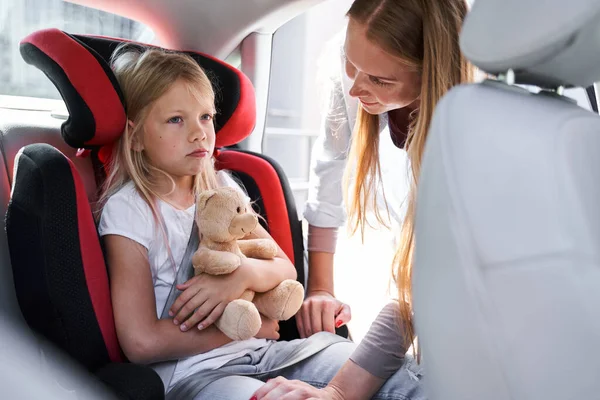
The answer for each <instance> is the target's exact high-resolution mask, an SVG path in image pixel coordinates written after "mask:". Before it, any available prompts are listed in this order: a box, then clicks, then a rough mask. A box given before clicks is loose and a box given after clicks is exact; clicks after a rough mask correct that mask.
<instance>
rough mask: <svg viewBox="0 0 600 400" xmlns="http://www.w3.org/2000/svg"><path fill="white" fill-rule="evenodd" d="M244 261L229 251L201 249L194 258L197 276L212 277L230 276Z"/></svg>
mask: <svg viewBox="0 0 600 400" xmlns="http://www.w3.org/2000/svg"><path fill="white" fill-rule="evenodd" d="M241 262H242V260H241V259H240V257H239V256H238V255H236V254H233V253H230V252H227V251H218V250H211V249H207V248H200V249H198V251H196V253H195V254H194V256H193V257H192V263H193V264H194V270H195V271H196V274H198V273H205V274H210V275H223V274H229V273H231V272H233V271H235V270H236V269H237V267H239V266H240V264H241Z"/></svg>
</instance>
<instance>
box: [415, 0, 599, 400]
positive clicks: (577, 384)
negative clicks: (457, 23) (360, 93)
mask: <svg viewBox="0 0 600 400" xmlns="http://www.w3.org/2000/svg"><path fill="white" fill-rule="evenodd" d="M461 47H462V49H463V52H464V54H465V55H466V56H467V57H468V58H469V59H470V60H471V61H472V62H473V63H474V64H475V65H476V66H478V67H480V68H481V69H482V70H484V71H485V72H488V73H490V74H493V75H497V76H499V77H500V79H499V80H497V81H494V80H487V81H484V82H482V83H478V84H470V85H462V86H459V87H456V88H454V89H453V90H451V91H450V92H449V93H448V94H447V95H446V96H445V98H444V99H443V100H442V101H441V102H440V104H439V105H438V107H437V109H436V112H435V116H434V119H433V122H432V126H431V129H430V132H429V138H428V142H427V145H426V151H425V155H424V159H423V166H422V173H421V177H420V183H419V191H418V194H417V197H418V202H417V210H418V211H417V217H416V249H415V265H414V276H413V294H414V310H415V323H416V331H417V334H418V337H419V343H420V345H421V347H422V349H423V364H424V367H425V370H426V371H427V377H426V380H425V381H426V382H427V385H428V387H429V390H430V395H431V399H434V400H437V399H444V400H469V399H477V400H483V399H485V400H508V399H513V400H514V399H527V400H542V399H543V400H554V399H556V400H559V399H560V400H565V399H597V398H600V379H599V378H600V307H599V305H600V258H599V255H600V254H599V253H600V150H599V149H600V116H598V115H597V114H596V113H594V112H592V111H590V110H585V109H583V108H581V107H578V106H577V105H576V104H575V103H573V102H572V101H571V100H569V99H568V98H566V97H564V96H562V95H561V87H570V86H573V87H588V86H590V85H592V84H593V83H594V82H596V81H598V80H600V2H598V1H597V0H570V1H564V0H544V1H541V0H477V1H476V2H475V4H474V7H473V9H472V11H471V13H470V15H469V16H468V17H467V19H466V21H465V25H464V28H463V32H462V37H461ZM514 83H518V84H525V85H535V86H539V87H540V88H542V89H543V90H542V91H540V93H538V94H533V93H530V92H529V91H526V90H524V89H522V88H520V87H517V86H515V85H514Z"/></svg>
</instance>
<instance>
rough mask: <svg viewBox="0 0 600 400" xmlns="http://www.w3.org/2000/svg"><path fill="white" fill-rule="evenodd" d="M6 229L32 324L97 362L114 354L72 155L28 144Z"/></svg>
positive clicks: (86, 361) (89, 363)
mask: <svg viewBox="0 0 600 400" xmlns="http://www.w3.org/2000/svg"><path fill="white" fill-rule="evenodd" d="M16 163H17V169H16V171H17V173H16V175H15V177H14V190H13V195H12V198H11V200H10V203H9V206H8V211H7V216H6V231H7V237H8V244H9V250H10V257H11V263H12V268H13V275H14V281H15V289H16V292H17V299H18V302H19V306H20V308H21V311H22V313H23V316H24V318H25V320H26V321H27V323H28V324H29V326H30V327H31V328H32V329H33V330H34V331H36V332H37V333H39V334H41V335H43V336H44V337H46V338H47V339H48V340H50V341H51V342H52V343H53V344H55V345H56V346H57V347H58V348H60V349H62V350H64V351H65V352H66V353H67V354H69V355H70V356H71V357H73V358H74V359H76V360H77V361H79V362H80V363H82V364H83V365H84V366H85V367H86V368H88V369H95V368H97V367H99V366H101V365H104V364H106V363H107V362H108V361H109V356H108V352H107V349H106V345H105V343H104V339H103V337H102V334H101V331H100V327H99V325H98V321H97V320H96V315H95V313H94V309H93V307H92V302H91V299H90V295H89V291H88V287H87V283H86V278H85V275H84V271H83V261H82V257H81V250H80V247H79V235H80V234H82V235H97V234H96V232H79V227H78V221H77V205H76V196H75V185H74V181H73V176H72V173H71V168H70V166H69V163H68V161H67V159H66V158H65V157H64V156H63V155H62V153H60V152H59V151H58V150H56V149H54V148H53V147H51V146H49V145H47V144H41V143H40V144H32V145H29V146H27V147H25V148H24V150H23V151H22V154H21V155H20V156H19V157H18V160H16Z"/></svg>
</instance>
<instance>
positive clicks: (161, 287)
mask: <svg viewBox="0 0 600 400" xmlns="http://www.w3.org/2000/svg"><path fill="white" fill-rule="evenodd" d="M217 180H218V182H219V184H220V185H222V186H231V187H235V188H237V189H239V190H241V188H240V187H239V186H238V185H237V184H236V183H235V181H234V180H233V179H232V178H231V177H230V176H229V175H228V174H227V173H226V172H224V171H219V172H218V173H217ZM158 204H159V211H160V212H161V214H162V216H163V218H164V221H165V225H166V233H167V238H168V241H169V246H170V247H171V254H172V255H173V258H174V261H175V265H176V268H179V264H180V263H181V260H182V258H183V255H184V253H185V250H186V247H187V244H188V240H189V238H190V234H191V232H192V224H193V223H194V206H192V207H190V208H188V209H187V210H179V209H176V208H175V207H173V206H172V205H170V204H168V203H166V202H164V201H162V200H159V201H158ZM98 231H99V234H100V236H104V235H120V236H124V237H127V238H129V239H132V240H134V241H136V242H138V243H139V244H141V245H142V246H144V247H145V248H146V249H147V250H148V261H149V263H150V268H151V270H152V282H153V283H154V295H155V297H156V314H157V316H158V317H159V318H160V315H161V314H162V311H163V308H164V306H165V303H166V301H167V297H168V296H169V292H170V291H171V286H172V285H173V281H174V280H175V276H176V273H177V271H176V270H174V265H173V262H172V261H171V258H170V257H169V252H168V250H167V245H166V243H165V239H164V235H163V234H162V232H161V230H160V229H159V226H157V225H156V223H155V222H154V218H153V216H152V212H151V210H150V207H149V206H148V204H146V202H145V201H144V200H143V198H142V197H141V196H140V195H139V194H138V192H137V190H136V189H135V186H134V184H133V182H129V183H128V184H127V185H125V186H124V187H123V188H121V190H119V191H118V192H117V193H115V194H114V195H113V196H111V197H110V198H109V199H108V201H107V202H106V205H105V206H104V209H103V210H102V216H101V217H100V224H99V227H98ZM267 343H268V340H266V339H256V338H252V339H248V340H243V341H234V342H231V343H228V344H226V345H224V346H221V347H219V348H216V349H214V350H211V351H208V352H206V353H202V354H198V355H195V356H191V357H187V358H182V359H179V361H178V362H177V367H176V369H175V372H174V375H173V378H172V380H171V387H173V386H174V385H175V384H176V383H177V382H178V381H180V380H181V379H184V378H186V377H187V376H189V375H192V374H194V373H196V372H198V371H202V370H209V369H216V368H219V367H221V366H223V365H224V364H226V363H227V362H229V361H231V360H233V359H235V358H238V357H242V356H243V355H245V354H247V353H248V352H250V351H253V350H255V349H258V348H260V347H263V346H265V345H266V344H267Z"/></svg>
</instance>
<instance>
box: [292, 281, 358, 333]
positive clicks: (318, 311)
mask: <svg viewBox="0 0 600 400" xmlns="http://www.w3.org/2000/svg"><path fill="white" fill-rule="evenodd" d="M351 318H352V315H351V312H350V306H349V305H347V304H344V303H342V302H341V301H339V300H338V299H336V298H335V297H333V296H332V295H331V294H330V293H327V292H325V291H314V292H309V293H308V294H307V296H306V299H305V300H304V303H302V307H301V308H300V311H298V313H297V314H296V325H297V326H298V332H299V333H300V337H301V338H307V337H309V336H311V335H313V334H315V333H317V332H321V331H326V332H331V333H335V328H339V327H340V326H342V325H344V324H347V323H348V322H349V321H350V319H351Z"/></svg>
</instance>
